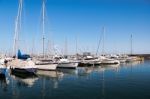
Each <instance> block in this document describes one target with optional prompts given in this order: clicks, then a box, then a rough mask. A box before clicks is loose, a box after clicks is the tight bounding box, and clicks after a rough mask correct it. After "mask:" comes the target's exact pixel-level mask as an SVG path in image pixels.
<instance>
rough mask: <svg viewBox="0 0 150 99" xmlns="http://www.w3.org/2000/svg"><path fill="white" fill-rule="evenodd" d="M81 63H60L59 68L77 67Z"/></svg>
mask: <svg viewBox="0 0 150 99" xmlns="http://www.w3.org/2000/svg"><path fill="white" fill-rule="evenodd" d="M78 64H79V63H73V62H69V63H59V64H58V66H57V68H68V69H69V68H70V69H76V68H77V66H78Z"/></svg>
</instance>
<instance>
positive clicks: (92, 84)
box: [0, 62, 149, 99]
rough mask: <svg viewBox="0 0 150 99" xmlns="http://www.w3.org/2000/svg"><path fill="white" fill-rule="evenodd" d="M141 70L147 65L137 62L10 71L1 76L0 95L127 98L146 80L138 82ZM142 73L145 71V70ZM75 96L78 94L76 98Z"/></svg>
mask: <svg viewBox="0 0 150 99" xmlns="http://www.w3.org/2000/svg"><path fill="white" fill-rule="evenodd" d="M139 64H140V65H139ZM142 66H143V67H144V66H145V65H143V63H141V62H134V63H128V64H122V65H102V66H96V67H94V66H91V67H79V68H78V69H76V70H74V69H58V70H57V71H42V70H38V71H37V72H36V75H26V74H20V73H15V72H13V73H12V72H9V70H8V72H7V74H6V75H3V76H0V87H1V88H0V92H8V93H7V94H9V95H10V96H11V98H12V97H13V98H14V99H19V98H22V96H25V98H24V97H23V98H24V99H27V98H29V97H30V94H31V92H32V94H33V95H32V96H33V97H36V96H37V98H38V99H47V98H55V99H60V97H62V98H63V97H69V98H72V97H73V96H74V97H75V98H76V99H79V98H78V97H79V96H81V98H85V97H86V96H87V97H86V98H91V97H93V99H100V98H103V99H104V98H106V97H107V96H108V95H110V96H113V95H112V94H111V93H113V92H114V94H115V95H116V93H117V92H120V93H121V94H125V93H127V94H128V91H126V90H124V89H128V88H130V90H132V91H134V88H133V89H132V88H131V87H134V84H137V85H138V84H139V82H140V81H141V80H140V79H142V78H143V77H146V76H142V77H141V78H138V77H139V76H140V75H141V74H140V73H143V72H142V71H140V70H141V68H143V67H142ZM132 67H135V68H132ZM137 67H138V68H137ZM139 67H140V68H139ZM146 68H148V66H147V67H146ZM132 69H133V71H132ZM143 70H145V69H144V68H143ZM148 73H149V72H148V71H147V74H148ZM145 74H146V72H144V73H143V75H145ZM87 78H88V79H87ZM143 80H145V79H143ZM143 80H142V81H143ZM146 80H147V79H146ZM147 82H148V81H147ZM137 87H139V86H137ZM139 89H140V88H139ZM122 90H123V91H124V92H125V93H123V91H122ZM130 90H129V91H130ZM74 92H76V94H75V95H74ZM1 96H2V95H0V97H1ZM57 97H58V98H57ZM8 98H10V97H8ZM65 99H67V98H65Z"/></svg>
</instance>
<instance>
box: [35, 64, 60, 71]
mask: <svg viewBox="0 0 150 99" xmlns="http://www.w3.org/2000/svg"><path fill="white" fill-rule="evenodd" d="M57 65H58V64H43V65H42V64H40V65H36V67H37V69H38V70H47V71H51V70H56V68H57Z"/></svg>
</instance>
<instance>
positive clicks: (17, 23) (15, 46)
mask: <svg viewBox="0 0 150 99" xmlns="http://www.w3.org/2000/svg"><path fill="white" fill-rule="evenodd" d="M22 3H23V0H19V8H18V14H17V17H16V20H15V35H14V44H13V55H15V56H17V55H16V54H17V50H18V47H19V44H18V40H19V32H20V30H21V15H22Z"/></svg>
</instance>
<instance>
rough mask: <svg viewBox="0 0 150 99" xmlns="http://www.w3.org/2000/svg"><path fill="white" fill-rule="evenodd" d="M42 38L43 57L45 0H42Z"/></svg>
mask: <svg viewBox="0 0 150 99" xmlns="http://www.w3.org/2000/svg"><path fill="white" fill-rule="evenodd" d="M42 35H43V37H42V40H43V58H44V57H45V46H44V44H45V0H43V4H42Z"/></svg>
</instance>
